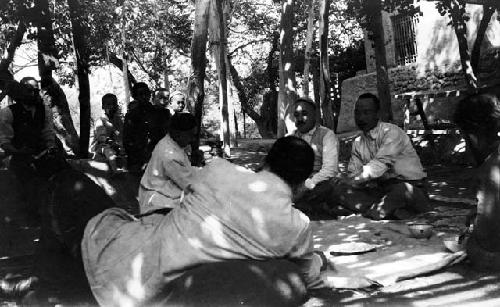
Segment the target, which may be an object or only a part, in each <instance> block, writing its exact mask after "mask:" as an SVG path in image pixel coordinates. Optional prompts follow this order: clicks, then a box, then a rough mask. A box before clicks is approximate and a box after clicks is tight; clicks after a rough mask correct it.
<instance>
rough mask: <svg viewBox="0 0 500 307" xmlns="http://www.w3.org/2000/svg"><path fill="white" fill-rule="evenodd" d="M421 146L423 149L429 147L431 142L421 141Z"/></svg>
mask: <svg viewBox="0 0 500 307" xmlns="http://www.w3.org/2000/svg"><path fill="white" fill-rule="evenodd" d="M419 145H420V146H422V147H427V146H428V145H429V141H421V142H420V144H419Z"/></svg>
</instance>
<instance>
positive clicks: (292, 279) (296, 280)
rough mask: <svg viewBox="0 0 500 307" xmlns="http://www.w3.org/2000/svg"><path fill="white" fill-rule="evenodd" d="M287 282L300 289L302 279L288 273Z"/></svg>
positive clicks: (297, 275)
mask: <svg viewBox="0 0 500 307" xmlns="http://www.w3.org/2000/svg"><path fill="white" fill-rule="evenodd" d="M288 280H290V283H291V284H292V285H294V286H295V288H297V289H300V285H301V284H302V279H301V278H300V276H299V274H295V273H290V274H288Z"/></svg>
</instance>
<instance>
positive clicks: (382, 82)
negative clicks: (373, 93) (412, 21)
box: [366, 0, 392, 121]
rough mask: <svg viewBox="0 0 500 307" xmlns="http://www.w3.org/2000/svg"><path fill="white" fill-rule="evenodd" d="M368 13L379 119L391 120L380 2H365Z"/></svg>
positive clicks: (376, 0)
mask: <svg viewBox="0 0 500 307" xmlns="http://www.w3.org/2000/svg"><path fill="white" fill-rule="evenodd" d="M366 4H367V6H368V7H367V8H368V12H369V14H370V15H369V16H368V19H369V25H370V30H371V31H372V34H373V42H374V45H375V66H376V70H377V92H378V98H379V99H380V119H381V120H382V121H391V120H392V108H391V91H390V88H389V72H388V68H387V55H386V50H385V35H384V26H383V23H382V4H381V0H370V1H366Z"/></svg>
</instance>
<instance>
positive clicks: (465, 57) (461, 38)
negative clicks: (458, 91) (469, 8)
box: [450, 1, 478, 90]
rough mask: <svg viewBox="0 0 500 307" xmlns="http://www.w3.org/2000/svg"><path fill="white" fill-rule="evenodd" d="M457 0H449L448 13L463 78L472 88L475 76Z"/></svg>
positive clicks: (464, 24)
mask: <svg viewBox="0 0 500 307" xmlns="http://www.w3.org/2000/svg"><path fill="white" fill-rule="evenodd" d="M462 5H465V4H461V3H458V2H457V1H451V4H450V14H451V20H452V25H453V29H454V30H455V34H456V36H457V40H458V51H459V53H460V62H461V64H462V72H463V73H464V77H465V80H466V82H467V87H468V88H469V89H471V90H474V89H476V88H477V87H478V84H477V76H476V75H475V73H474V70H473V68H472V65H471V56H470V53H469V46H468V43H467V24H466V23H465V20H464V19H463V16H462V13H461V12H462V10H463V7H462Z"/></svg>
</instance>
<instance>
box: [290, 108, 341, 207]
mask: <svg viewBox="0 0 500 307" xmlns="http://www.w3.org/2000/svg"><path fill="white" fill-rule="evenodd" d="M294 117H295V126H296V127H297V130H295V132H294V133H293V135H294V136H297V137H299V138H301V139H303V140H305V141H306V142H307V143H308V144H309V145H311V147H312V148H313V150H314V169H313V173H312V175H311V176H310V177H309V178H308V179H307V180H306V181H305V185H304V187H305V190H304V193H303V194H302V196H300V197H299V198H298V199H297V200H296V201H295V207H296V208H299V209H300V210H302V211H304V212H306V213H307V214H314V213H318V211H323V209H324V207H325V206H326V207H327V208H328V207H329V208H333V206H335V203H333V201H335V198H333V197H331V195H332V188H333V181H332V180H331V179H332V178H334V177H335V176H336V175H337V173H338V141H337V137H336V136H335V133H334V132H333V131H332V130H330V129H328V128H326V127H323V126H320V125H319V123H318V122H317V119H316V104H315V103H314V101H312V100H310V99H309V98H299V99H297V101H296V102H295V105H294ZM321 205H324V206H323V207H321ZM327 211H330V210H327Z"/></svg>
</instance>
